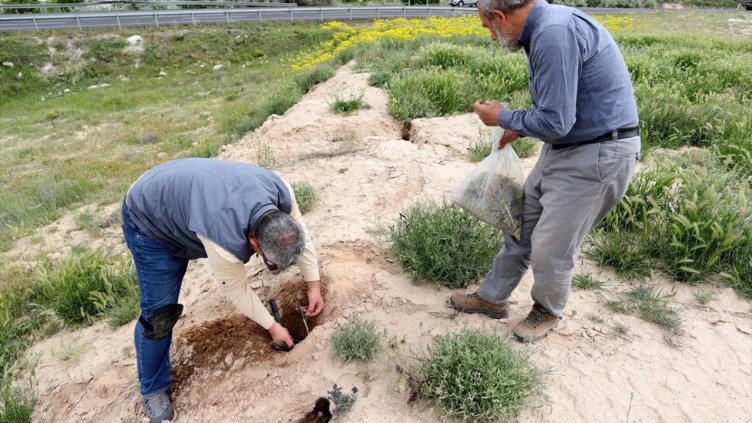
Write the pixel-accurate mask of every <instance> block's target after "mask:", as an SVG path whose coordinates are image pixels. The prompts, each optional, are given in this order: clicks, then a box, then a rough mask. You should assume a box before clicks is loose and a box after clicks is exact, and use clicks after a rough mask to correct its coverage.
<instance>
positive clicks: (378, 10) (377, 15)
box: [376, 0, 386, 19]
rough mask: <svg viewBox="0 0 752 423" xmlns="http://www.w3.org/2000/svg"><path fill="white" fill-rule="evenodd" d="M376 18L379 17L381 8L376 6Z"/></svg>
mask: <svg viewBox="0 0 752 423" xmlns="http://www.w3.org/2000/svg"><path fill="white" fill-rule="evenodd" d="M384 1H386V0H384ZM376 19H381V8H380V7H377V8H376Z"/></svg>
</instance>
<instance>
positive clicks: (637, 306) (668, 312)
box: [605, 284, 683, 345]
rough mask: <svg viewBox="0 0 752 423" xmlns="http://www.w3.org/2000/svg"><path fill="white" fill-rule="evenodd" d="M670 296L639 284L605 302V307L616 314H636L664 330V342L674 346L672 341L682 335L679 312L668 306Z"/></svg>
mask: <svg viewBox="0 0 752 423" xmlns="http://www.w3.org/2000/svg"><path fill="white" fill-rule="evenodd" d="M672 296H673V294H670V295H664V294H663V293H661V292H660V291H658V290H657V289H655V288H654V287H651V286H648V285H647V284H639V285H637V286H635V287H633V288H631V289H629V290H627V291H625V292H622V293H620V294H619V295H618V297H617V298H615V299H610V300H606V302H605V305H606V307H608V308H609V309H611V310H613V311H615V312H617V313H622V314H636V315H638V316H640V318H641V319H643V320H645V321H648V322H652V323H655V324H657V325H658V326H660V327H661V328H663V329H664V335H668V337H667V336H664V340H667V341H670V342H669V345H672V344H675V342H674V341H673V339H674V338H677V337H680V336H681V335H682V334H683V329H682V319H681V317H680V316H679V312H678V311H677V310H676V309H675V308H673V307H671V306H670V305H669V299H670V298H671V297H672Z"/></svg>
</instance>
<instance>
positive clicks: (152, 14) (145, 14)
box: [0, 6, 476, 31]
mask: <svg viewBox="0 0 752 423" xmlns="http://www.w3.org/2000/svg"><path fill="white" fill-rule="evenodd" d="M466 13H476V11H475V9H471V8H462V9H460V8H452V7H430V8H429V7H422V6H421V7H416V6H412V7H352V8H350V7H324V8H319V7H317V8H312V7H311V8H307V7H298V8H291V9H284V10H283V9H279V8H268V9H264V8H248V9H201V10H160V11H138V12H120V11H112V12H89V13H45V14H21V15H0V31H21V30H52V29H63V28H78V29H85V28H104V27H132V26H152V25H156V26H162V25H190V24H211V23H231V22H267V21H324V20H353V19H357V20H361V19H383V18H397V17H405V18H420V17H428V16H454V15H461V14H466Z"/></svg>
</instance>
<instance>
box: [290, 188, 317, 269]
mask: <svg viewBox="0 0 752 423" xmlns="http://www.w3.org/2000/svg"><path fill="white" fill-rule="evenodd" d="M284 182H285V185H286V186H287V189H288V191H290V199H291V202H292V210H291V211H290V216H292V217H293V219H295V220H297V221H298V223H299V224H300V226H301V227H302V228H303V233H304V234H305V238H304V239H305V249H304V250H303V255H302V256H301V257H300V258H299V259H298V262H297V263H296V264H297V266H298V269H300V273H302V274H303V280H304V281H306V282H311V281H317V280H319V279H320V275H319V259H318V257H317V256H316V248H315V247H314V246H313V240H312V239H311V237H310V235H308V230H307V229H306V227H305V223H304V222H303V214H302V213H300V208H299V207H298V202H297V200H296V199H295V192H294V191H293V189H292V186H290V184H288V183H287V181H284Z"/></svg>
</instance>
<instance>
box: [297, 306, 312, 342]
mask: <svg viewBox="0 0 752 423" xmlns="http://www.w3.org/2000/svg"><path fill="white" fill-rule="evenodd" d="M298 310H299V311H300V317H302V318H303V325H304V326H305V333H306V336H308V335H310V334H311V331H309V330H308V315H306V314H305V307H303V306H298Z"/></svg>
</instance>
